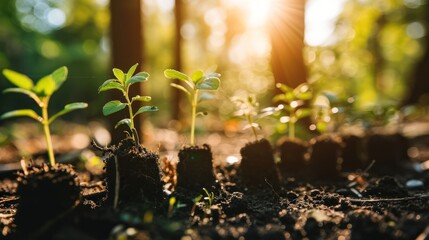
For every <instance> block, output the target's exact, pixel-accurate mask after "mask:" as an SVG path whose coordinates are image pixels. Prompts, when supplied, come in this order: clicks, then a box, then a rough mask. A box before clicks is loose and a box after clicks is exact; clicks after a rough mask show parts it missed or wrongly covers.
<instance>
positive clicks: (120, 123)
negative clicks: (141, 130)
mask: <svg viewBox="0 0 429 240" xmlns="http://www.w3.org/2000/svg"><path fill="white" fill-rule="evenodd" d="M123 124H125V125H127V126H128V128H129V129H131V128H132V126H131V120H130V119H129V118H124V119H122V120H121V121H119V122H118V123H116V125H115V129H116V128H118V127H119V126H120V125H123Z"/></svg>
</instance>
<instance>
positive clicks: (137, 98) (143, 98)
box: [131, 95, 152, 102]
mask: <svg viewBox="0 0 429 240" xmlns="http://www.w3.org/2000/svg"><path fill="white" fill-rule="evenodd" d="M150 100H152V98H151V97H150V96H139V95H137V96H135V97H133V98H132V99H131V102H134V101H141V102H150Z"/></svg>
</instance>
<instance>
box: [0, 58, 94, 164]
mask: <svg viewBox="0 0 429 240" xmlns="http://www.w3.org/2000/svg"><path fill="white" fill-rule="evenodd" d="M67 73H68V70H67V67H64V66H63V67H60V68H58V69H57V70H55V71H54V72H53V73H51V74H49V75H47V76H45V77H42V78H41V79H40V80H39V81H38V82H37V83H36V84H34V82H33V80H31V79H30V78H29V77H28V76H26V75H24V74H21V73H18V72H15V71H13V70H10V69H4V70H3V75H4V76H5V77H6V78H7V80H9V81H10V82H11V83H12V84H14V85H15V86H17V87H16V88H8V89H5V90H4V91H3V92H4V93H22V94H25V95H27V96H28V97H30V98H31V99H33V100H34V101H35V102H36V103H37V105H38V106H39V107H40V109H41V115H39V114H37V113H36V112H35V111H33V110H32V109H19V110H14V111H10V112H6V113H4V114H3V115H1V117H0V119H5V118H11V117H21V116H25V117H30V118H33V119H35V120H36V121H38V122H40V123H41V124H42V126H43V133H44V135H45V140H46V147H47V150H48V156H49V162H50V164H51V165H52V166H54V165H55V156H54V150H53V146H52V139H51V131H50V129H49V125H50V124H51V123H52V122H53V121H54V120H55V119H57V118H58V117H60V116H62V115H64V114H66V113H69V112H71V111H74V110H77V109H82V108H86V107H88V104H87V103H83V102H75V103H70V104H67V105H65V106H64V109H63V110H61V111H59V112H57V113H56V114H54V115H53V116H51V117H49V114H48V106H49V100H50V99H51V96H52V94H54V92H56V91H57V90H58V88H60V87H61V85H62V84H63V83H64V81H65V80H66V79H67Z"/></svg>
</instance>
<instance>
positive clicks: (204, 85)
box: [195, 77, 220, 90]
mask: <svg viewBox="0 0 429 240" xmlns="http://www.w3.org/2000/svg"><path fill="white" fill-rule="evenodd" d="M219 86H220V79H219V78H216V77H212V78H206V79H204V80H203V81H200V82H199V83H197V84H196V85H195V88H196V89H199V90H217V89H218V88H219Z"/></svg>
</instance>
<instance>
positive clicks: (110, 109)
mask: <svg viewBox="0 0 429 240" xmlns="http://www.w3.org/2000/svg"><path fill="white" fill-rule="evenodd" d="M126 106H127V104H126V103H122V102H120V101H118V100H113V101H110V102H108V103H106V104H104V106H103V115H104V116H107V115H110V114H112V113H115V112H118V111H121V110H122V109H124V108H125V107H126Z"/></svg>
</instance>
